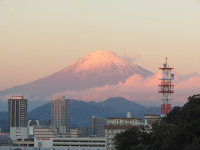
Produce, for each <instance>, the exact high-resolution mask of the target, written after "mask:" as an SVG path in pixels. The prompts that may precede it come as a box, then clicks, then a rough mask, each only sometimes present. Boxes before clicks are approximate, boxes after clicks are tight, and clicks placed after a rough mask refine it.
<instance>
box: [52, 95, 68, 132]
mask: <svg viewBox="0 0 200 150" xmlns="http://www.w3.org/2000/svg"><path fill="white" fill-rule="evenodd" d="M69 123H70V100H66V99H65V97H64V96H58V97H57V98H56V99H55V100H52V101H51V125H52V126H54V127H56V128H58V132H59V133H64V134H65V133H68V134H69ZM63 127H65V128H66V129H65V131H64V128H63Z"/></svg>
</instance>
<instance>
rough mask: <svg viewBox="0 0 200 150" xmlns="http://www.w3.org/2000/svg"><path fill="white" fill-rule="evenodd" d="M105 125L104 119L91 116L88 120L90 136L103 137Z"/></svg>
mask: <svg viewBox="0 0 200 150" xmlns="http://www.w3.org/2000/svg"><path fill="white" fill-rule="evenodd" d="M105 125H106V119H104V118H98V117H95V116H92V117H91V121H90V136H91V137H105V128H104V126H105Z"/></svg>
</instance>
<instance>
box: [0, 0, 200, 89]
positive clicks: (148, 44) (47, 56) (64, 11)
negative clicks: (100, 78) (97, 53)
mask: <svg viewBox="0 0 200 150" xmlns="http://www.w3.org/2000/svg"><path fill="white" fill-rule="evenodd" d="M47 2H48V5H47ZM0 3H1V5H0V12H1V13H0V19H1V24H0V32H1V36H0V54H1V55H0V57H1V58H0V62H1V63H0V67H1V79H0V82H1V85H0V90H3V89H7V88H11V87H13V86H16V85H22V84H25V83H28V82H31V81H34V80H37V79H39V78H41V77H45V76H47V75H50V74H52V73H54V72H56V71H58V70H61V69H62V68H65V67H66V66H68V65H70V64H72V63H73V62H75V61H77V60H78V59H79V58H81V57H83V56H85V55H87V54H89V53H90V52H92V51H94V50H97V49H104V50H109V51H112V52H114V53H115V54H117V55H119V56H121V57H122V58H124V59H126V60H128V61H129V62H131V63H135V64H138V65H140V66H142V67H144V68H145V69H147V70H149V71H152V72H153V73H156V72H157V70H158V67H159V66H160V64H161V63H162V61H163V59H164V58H165V57H168V58H169V61H170V64H173V67H175V68H176V71H177V72H178V73H180V74H184V75H187V74H193V73H200V71H199V70H196V68H195V66H196V64H198V63H200V60H199V58H198V56H199V48H200V45H199V38H200V37H199V36H200V30H199V26H200V21H199V19H198V18H199V17H200V9H199V8H200V3H199V2H198V1H196V0H192V1H181V0H175V1H172V0H170V1H167V2H160V1H158V0H153V1H151V2H150V1H146V0H143V1H139V2H138V1H136V0H134V1H127V2H126V3H124V2H123V1H113V0H111V1H105V0H103V1H90V0H86V1H84V2H82V1H80V0H79V1H77V2H66V1H59V2H56V1H42V2H39V1H30V2H26V1H24V0H22V1H18V2H11V1H5V0H3V1H1V2H0ZM36 10H37V11H36ZM16 72H20V74H19V73H18V74H16ZM21 72H23V74H22V73H21Z"/></svg>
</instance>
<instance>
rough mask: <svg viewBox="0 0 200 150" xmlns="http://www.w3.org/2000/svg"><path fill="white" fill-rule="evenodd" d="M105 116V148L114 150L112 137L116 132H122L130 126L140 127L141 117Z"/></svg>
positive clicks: (141, 125)
mask: <svg viewBox="0 0 200 150" xmlns="http://www.w3.org/2000/svg"><path fill="white" fill-rule="evenodd" d="M130 116H131V115H130V113H128V118H107V125H106V126H105V135H106V150H114V140H113V139H114V137H115V135H116V134H118V133H121V132H124V131H125V130H127V129H130V128H132V127H138V128H142V127H143V124H142V119H141V118H130Z"/></svg>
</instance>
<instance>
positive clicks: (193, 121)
mask: <svg viewBox="0 0 200 150" xmlns="http://www.w3.org/2000/svg"><path fill="white" fill-rule="evenodd" d="M139 139H141V140H139ZM114 140H115V147H116V149H117V150H126V149H127V150H147V149H148V150H198V149H200V95H194V96H192V97H189V98H188V102H187V103H186V104H185V105H184V106H183V107H174V109H173V110H172V111H171V112H170V113H169V114H168V115H167V116H166V117H164V118H163V119H162V121H161V122H160V124H159V125H158V124H157V125H154V126H153V129H152V134H147V133H144V132H142V131H139V130H138V129H136V128H133V129H130V130H127V131H125V132H124V133H120V134H118V135H117V136H116V137H115V139H114Z"/></svg>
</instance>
